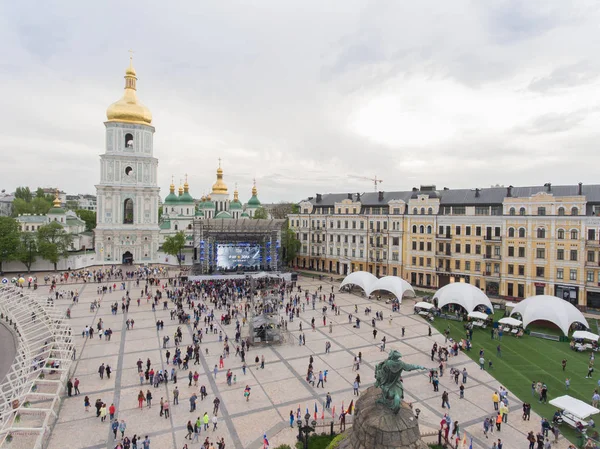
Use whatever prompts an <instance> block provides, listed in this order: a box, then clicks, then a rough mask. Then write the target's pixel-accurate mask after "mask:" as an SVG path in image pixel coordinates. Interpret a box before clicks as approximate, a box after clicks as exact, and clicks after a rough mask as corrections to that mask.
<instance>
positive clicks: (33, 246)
mask: <svg viewBox="0 0 600 449" xmlns="http://www.w3.org/2000/svg"><path fill="white" fill-rule="evenodd" d="M37 255H38V241H37V238H36V235H35V233H33V232H24V233H22V234H21V240H20V242H19V246H18V249H17V258H18V259H19V261H21V262H22V263H23V264H25V267H26V268H27V272H28V273H29V272H30V271H31V265H33V263H34V262H35V261H36V259H37Z"/></svg>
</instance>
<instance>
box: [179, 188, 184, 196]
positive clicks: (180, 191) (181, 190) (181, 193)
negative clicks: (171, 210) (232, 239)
mask: <svg viewBox="0 0 600 449" xmlns="http://www.w3.org/2000/svg"><path fill="white" fill-rule="evenodd" d="M181 195H183V187H182V186H179V196H181Z"/></svg>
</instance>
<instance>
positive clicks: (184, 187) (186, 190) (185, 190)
mask: <svg viewBox="0 0 600 449" xmlns="http://www.w3.org/2000/svg"><path fill="white" fill-rule="evenodd" d="M183 191H184V192H189V191H190V185H189V184H188V182H187V173H186V175H185V182H184V183H183Z"/></svg>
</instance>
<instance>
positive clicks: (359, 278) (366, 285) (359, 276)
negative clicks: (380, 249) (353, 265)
mask: <svg viewBox="0 0 600 449" xmlns="http://www.w3.org/2000/svg"><path fill="white" fill-rule="evenodd" d="M375 282H377V278H376V277H375V276H373V275H372V274H371V273H369V272H367V271H355V272H354V273H350V274H349V275H348V276H346V277H345V278H344V280H343V281H342V283H341V284H340V289H341V288H342V287H345V286H346V285H356V286H357V287H360V288H362V290H363V291H364V292H365V294H367V295H368V294H369V293H368V292H369V291H370V289H371V284H373V283H375Z"/></svg>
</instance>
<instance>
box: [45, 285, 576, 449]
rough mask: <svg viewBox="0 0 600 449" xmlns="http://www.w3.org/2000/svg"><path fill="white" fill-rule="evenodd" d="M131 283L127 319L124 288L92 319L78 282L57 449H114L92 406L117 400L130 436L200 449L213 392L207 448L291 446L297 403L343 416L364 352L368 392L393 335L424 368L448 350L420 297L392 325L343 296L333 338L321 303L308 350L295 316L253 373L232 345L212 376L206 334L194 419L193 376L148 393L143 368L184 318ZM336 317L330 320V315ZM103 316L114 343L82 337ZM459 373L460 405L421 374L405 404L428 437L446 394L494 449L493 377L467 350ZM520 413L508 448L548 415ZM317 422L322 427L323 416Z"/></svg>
mask: <svg viewBox="0 0 600 449" xmlns="http://www.w3.org/2000/svg"><path fill="white" fill-rule="evenodd" d="M132 284H133V282H130V283H128V288H129V289H130V291H131V296H132V298H133V299H132V301H131V306H130V308H129V313H127V314H126V315H123V314H122V313H121V312H120V310H121V309H120V308H119V313H118V314H117V315H112V314H111V312H110V304H111V303H114V302H118V303H119V304H120V302H121V297H122V296H123V295H124V291H116V292H113V293H111V294H107V295H106V296H105V297H104V299H103V301H102V307H101V308H100V309H99V310H97V311H96V312H90V310H89V304H90V303H91V302H92V301H93V300H94V299H98V295H97V294H96V287H97V285H96V284H87V285H86V286H85V287H84V288H83V289H82V286H81V285H78V286H77V287H75V286H73V287H72V288H79V290H80V291H81V297H80V301H79V304H77V305H76V306H74V307H73V308H72V319H71V324H72V326H73V331H74V335H75V336H76V338H75V340H76V341H75V342H76V346H77V360H76V363H75V368H74V370H75V371H74V376H73V377H77V378H79V380H80V381H81V384H80V390H81V393H82V394H81V395H80V396H74V397H65V399H64V402H63V404H62V406H61V410H60V414H59V418H58V421H57V423H56V425H55V427H54V429H53V433H52V436H51V437H50V441H49V444H48V448H49V449H62V448H63V447H65V446H68V447H78V448H87V449H100V448H111V449H112V448H114V446H115V444H116V443H115V441H114V440H113V438H112V432H111V431H110V429H109V424H108V422H105V423H101V422H100V420H99V419H98V418H96V414H95V409H94V408H93V404H94V402H95V401H96V399H98V398H100V399H102V401H104V402H106V403H107V404H108V405H110V404H111V403H114V404H115V406H116V407H117V417H118V419H119V420H121V419H124V420H125V421H126V422H127V431H126V434H127V435H129V436H130V437H132V436H133V434H137V435H138V436H141V437H142V438H143V437H144V436H145V435H148V436H149V437H150V439H151V448H152V449H158V448H160V449H163V448H164V449H166V448H173V449H181V448H182V447H183V445H184V444H185V443H186V442H187V443H188V446H189V447H190V449H191V448H192V447H199V446H200V445H199V444H194V445H191V444H190V443H189V440H185V439H184V436H185V435H186V430H185V427H186V424H187V421H188V420H195V419H196V418H197V417H198V416H200V417H201V416H202V415H203V414H204V412H208V413H209V415H210V414H211V412H212V401H213V399H214V397H215V396H218V397H219V398H220V399H221V407H220V411H219V424H218V429H217V430H216V431H212V430H208V431H206V432H205V431H204V430H203V431H202V433H201V435H200V441H201V442H202V441H204V439H205V438H206V437H207V436H208V437H209V438H210V441H212V442H215V441H216V439H217V438H221V437H224V438H225V442H226V444H227V446H226V447H227V448H228V449H231V448H236V449H238V448H251V449H253V448H257V449H258V448H261V447H262V436H263V434H264V433H266V434H267V436H268V437H269V440H270V442H271V447H275V446H276V445H278V444H281V443H287V444H290V445H292V444H293V443H294V439H295V435H296V433H297V430H295V429H290V427H289V413H290V410H293V411H294V412H295V411H296V409H297V407H298V406H300V407H301V408H302V413H303V414H304V413H306V408H307V407H308V409H309V411H310V413H311V414H312V413H314V404H315V403H317V404H318V408H319V418H320V416H321V409H322V406H323V402H324V398H325V395H326V393H327V392H328V391H329V392H330V393H331V395H332V397H333V404H334V405H335V406H336V413H337V414H339V411H340V410H341V404H342V402H343V403H344V405H345V407H347V406H348V404H349V403H350V401H351V400H352V399H355V398H356V396H353V389H352V383H353V381H354V378H355V376H356V372H355V371H353V369H352V365H353V363H352V362H353V357H354V356H355V355H357V354H358V352H359V351H360V352H362V359H363V363H362V365H361V366H360V376H361V380H362V384H361V389H364V388H366V387H368V386H370V385H372V384H373V381H374V377H373V376H374V368H375V365H376V364H377V363H378V362H380V361H381V360H383V359H385V358H386V357H387V352H381V351H380V349H379V343H380V341H381V339H382V338H383V336H384V335H385V336H386V338H387V347H386V350H388V351H389V350H391V349H397V350H399V351H400V352H401V353H402V354H403V356H404V360H405V361H406V362H408V363H414V364H420V365H424V366H432V365H433V363H432V362H431V361H430V356H429V351H430V349H431V346H432V345H433V342H438V344H443V343H444V337H443V336H442V335H440V334H438V333H437V332H436V331H435V329H432V332H433V335H432V336H431V337H429V336H428V335H427V333H428V325H427V323H426V322H425V321H423V320H422V319H421V318H420V317H418V316H415V315H413V314H412V304H413V303H412V301H405V302H404V304H403V305H402V312H401V313H394V314H393V320H392V322H391V324H390V322H389V321H388V317H389V316H390V314H391V311H390V308H389V307H388V306H387V305H385V304H384V303H379V302H377V301H375V302H372V301H368V300H367V299H366V298H360V297H358V296H355V295H351V294H347V293H336V302H337V304H339V305H340V306H341V309H342V312H341V314H340V315H339V316H332V315H330V316H328V321H329V320H331V321H332V322H333V332H332V333H329V328H328V326H322V318H321V311H320V309H321V307H322V306H323V304H322V303H321V304H319V303H317V307H316V309H317V310H315V311H313V310H312V307H310V309H311V310H309V308H308V307H307V310H306V312H304V313H302V314H301V320H300V321H301V322H302V325H303V328H304V333H305V335H306V345H305V346H299V345H298V334H299V331H298V324H299V320H297V319H296V320H294V322H293V323H289V325H288V329H289V330H290V331H292V335H293V338H294V341H293V342H288V343H284V344H282V345H279V346H272V347H260V348H256V347H252V348H251V350H250V352H249V353H248V355H247V360H248V361H249V363H248V365H249V369H248V370H247V374H246V375H245V376H244V375H243V374H242V370H241V362H240V360H239V358H236V357H235V356H233V354H234V353H235V349H234V348H235V347H234V346H232V348H233V351H232V356H231V357H230V358H229V359H226V362H225V370H220V371H219V373H218V374H217V376H216V378H215V377H214V376H213V375H212V367H214V366H215V364H217V363H218V358H219V353H220V351H221V349H222V344H221V343H219V342H218V336H217V335H214V336H212V335H211V336H206V337H205V338H204V340H203V341H204V343H202V345H201V349H202V351H201V354H202V356H201V365H200V366H198V365H196V366H194V365H193V364H191V365H190V367H191V368H192V369H193V370H194V369H198V372H199V373H200V379H199V381H198V385H206V387H207V390H208V397H207V398H206V399H205V400H204V401H200V400H199V401H198V409H197V412H196V413H190V411H189V401H188V399H189V397H190V395H191V394H192V392H196V393H198V390H199V387H189V386H188V381H187V372H183V371H179V372H178V382H177V384H176V385H175V384H173V383H172V382H169V383H168V384H167V385H165V384H162V386H161V387H159V388H157V389H155V388H154V387H152V386H149V385H148V384H144V385H143V386H140V381H139V376H138V373H137V368H136V365H135V363H136V361H137V360H138V359H139V358H141V359H142V360H143V361H144V363H145V361H146V359H148V358H150V360H151V361H152V364H153V367H154V369H155V370H157V369H158V368H159V367H160V366H161V365H162V366H163V367H165V368H166V367H167V365H166V364H165V360H164V357H165V356H164V351H162V350H161V347H162V337H163V335H169V336H171V342H172V341H173V337H172V336H173V334H174V332H175V331H176V329H177V322H176V321H171V320H170V317H169V312H168V311H163V310H162V305H160V306H159V307H158V308H157V310H156V312H153V311H152V308H151V305H150V304H148V303H147V302H146V300H145V299H144V300H142V302H141V305H140V306H139V307H138V305H137V302H136V300H137V298H138V295H139V292H140V290H141V287H135V286H134V285H132ZM299 284H300V285H301V286H302V287H303V289H306V288H308V289H309V290H310V291H314V290H315V289H316V288H318V287H319V285H323V293H329V292H330V291H331V283H329V282H320V281H318V280H313V279H307V278H300V281H299ZM336 285H337V284H336ZM44 289H45V287H42V291H44ZM58 303H59V306H64V307H65V309H66V307H67V306H68V305H69V301H68V300H66V299H64V300H59V301H58ZM355 304H357V305H358V309H359V314H358V316H360V317H361V319H362V320H363V322H362V323H361V328H360V329H356V328H354V327H353V326H352V325H350V324H348V314H349V313H352V314H354V305H355ZM367 305H370V306H371V307H372V310H373V314H372V315H371V317H372V316H374V312H375V311H383V313H384V316H385V319H384V320H383V321H378V322H377V329H378V334H377V338H376V339H375V340H374V339H373V333H372V331H373V329H372V327H371V325H370V318H371V317H365V316H364V313H363V310H364V307H365V306H367ZM159 309H160V310H159ZM330 313H331V312H328V314H330ZM215 315H216V316H217V317H218V316H219V313H218V311H217V312H215ZM313 316H314V317H315V319H316V323H317V329H316V331H314V332H313V331H312V330H311V328H310V320H311V318H312V317H313ZM100 318H102V320H103V321H104V326H105V328H109V327H110V328H111V329H112V330H113V336H112V340H111V341H109V342H107V341H104V339H102V340H100V339H98V337H97V336H96V335H94V338H93V339H85V338H82V337H81V336H80V335H81V330H82V329H83V328H84V327H85V326H86V325H95V324H96V323H97V321H98V319H100ZM128 318H129V319H133V320H135V328H134V329H133V330H127V329H126V326H125V321H126V320H127V319H128ZM158 319H162V320H164V322H165V329H164V331H161V332H157V331H156V326H155V322H156V320H158ZM234 326H235V325H234V324H231V325H229V326H225V327H224V328H223V331H224V333H228V334H229V335H230V336H233V333H234V332H235V328H234ZM402 327H405V330H406V335H405V337H404V338H402V337H401V328H402ZM182 329H183V331H184V338H183V346H186V345H188V344H190V343H191V336H190V335H191V329H190V328H189V327H183V328H182ZM328 340H329V341H330V342H331V343H332V347H331V353H330V354H325V342H326V341H328ZM206 349H208V355H206V352H205V350H206ZM311 354H312V355H313V357H314V369H315V372H318V371H319V370H328V371H329V373H328V377H327V383H326V387H325V388H318V389H317V388H314V387H312V386H310V385H308V384H307V383H306V382H305V380H304V377H305V374H306V369H307V366H308V358H309V356H310V355H311ZM256 355H259V356H262V355H264V356H265V359H266V366H265V369H264V370H263V369H257V368H256V367H255V366H254V363H253V361H254V357H255V356H256ZM101 363H105V364H109V365H110V366H111V367H112V368H113V375H112V376H111V378H110V379H108V378H107V377H106V375H105V376H104V379H103V380H101V379H100V378H99V376H98V373H97V372H98V367H99V365H100V364H101ZM453 366H454V367H457V368H459V369H461V370H462V368H463V367H466V368H467V371H468V372H469V381H468V383H467V385H466V391H465V399H462V400H461V399H459V396H458V385H456V384H455V383H454V382H453V381H452V380H451V379H450V378H449V376H448V375H445V376H444V377H442V378H441V379H440V392H439V393H435V392H433V391H432V387H431V386H430V384H429V381H428V377H427V376H426V374H425V373H422V372H412V373H408V374H407V375H406V376H404V385H405V389H406V392H407V394H406V398H405V399H406V400H408V401H410V402H413V407H414V408H419V409H420V410H421V415H420V418H419V419H420V421H421V422H422V429H421V430H422V431H424V430H426V429H428V428H436V427H437V426H438V424H437V423H439V421H440V419H441V416H442V415H443V414H444V412H445V411H446V409H442V408H441V398H440V395H441V391H443V390H444V389H445V390H447V391H448V392H449V393H450V405H451V407H452V408H451V410H450V413H451V417H452V419H453V420H458V421H459V422H460V423H461V428H462V430H463V431H464V430H466V431H467V432H468V434H469V435H470V436H472V437H473V447H481V448H489V447H491V442H489V441H486V440H485V437H484V435H483V431H482V420H483V418H484V417H485V416H492V415H493V414H494V411H493V406H492V401H491V396H492V393H493V392H494V390H496V389H497V388H498V386H499V384H498V383H497V382H496V381H495V380H494V379H493V378H492V377H491V376H490V375H489V374H488V373H487V372H486V371H480V370H479V367H478V366H477V365H476V364H475V363H474V362H473V361H472V360H471V359H469V358H468V357H467V356H465V355H462V354H461V355H459V356H458V357H453V358H451V359H450V360H449V362H448V368H450V367H453ZM157 367H158V368H157ZM170 368H171V367H169V370H170ZM228 368H229V369H232V370H233V373H234V374H235V375H236V376H237V384H235V385H232V386H228V385H227V383H226V379H225V371H226V370H227V369H228ZM246 384H247V385H250V387H251V388H252V394H251V397H250V401H249V402H246V401H245V399H244V397H243V390H244V387H245V385H246ZM175 387H178V389H179V390H180V399H179V401H180V403H179V405H173V403H172V396H173V393H172V392H173V389H174V388H175ZM140 389H143V391H146V390H147V389H150V391H151V392H152V395H153V403H154V404H155V405H154V406H153V407H152V408H151V409H149V408H145V407H144V408H143V409H141V410H140V409H139V408H137V405H138V403H137V395H138V393H139V391H140ZM84 395H88V396H89V397H90V400H91V403H92V407H91V408H90V411H89V412H88V413H86V412H85V411H84V407H83V397H84ZM198 396H199V393H198ZM161 397H164V398H169V400H170V403H171V417H170V418H169V419H165V418H164V417H163V418H161V417H159V409H160V407H159V406H158V403H159V401H160V398H161ZM509 397H510V396H509ZM520 409H521V403H520V402H519V401H517V400H516V399H514V398H512V400H511V402H510V410H511V413H510V415H509V419H508V424H504V425H503V426H502V431H501V432H499V433H495V434H494V435H493V437H494V438H498V437H500V438H502V440H503V442H504V447H505V448H506V447H508V448H511V449H512V448H519V447H527V442H526V441H525V435H526V433H527V431H529V430H534V431H536V432H537V430H538V427H539V422H540V421H539V417H537V416H536V415H534V414H533V413H532V417H531V421H530V422H529V423H524V422H523V421H522V420H521V418H520V413H519V412H520ZM325 417H326V419H325V420H324V422H325V423H329V422H330V421H331V414H330V413H326V415H325ZM319 421H320V422H321V420H320V419H319ZM336 424H337V419H336ZM336 428H337V425H336ZM211 429H212V426H211ZM490 438H491V437H490ZM138 447H140V446H138ZM215 447H216V444H215ZM556 447H559V448H563V447H564V448H566V447H567V444H566V441H565V440H564V439H563V440H562V441H561V442H560V443H559V445H558V446H556Z"/></svg>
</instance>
